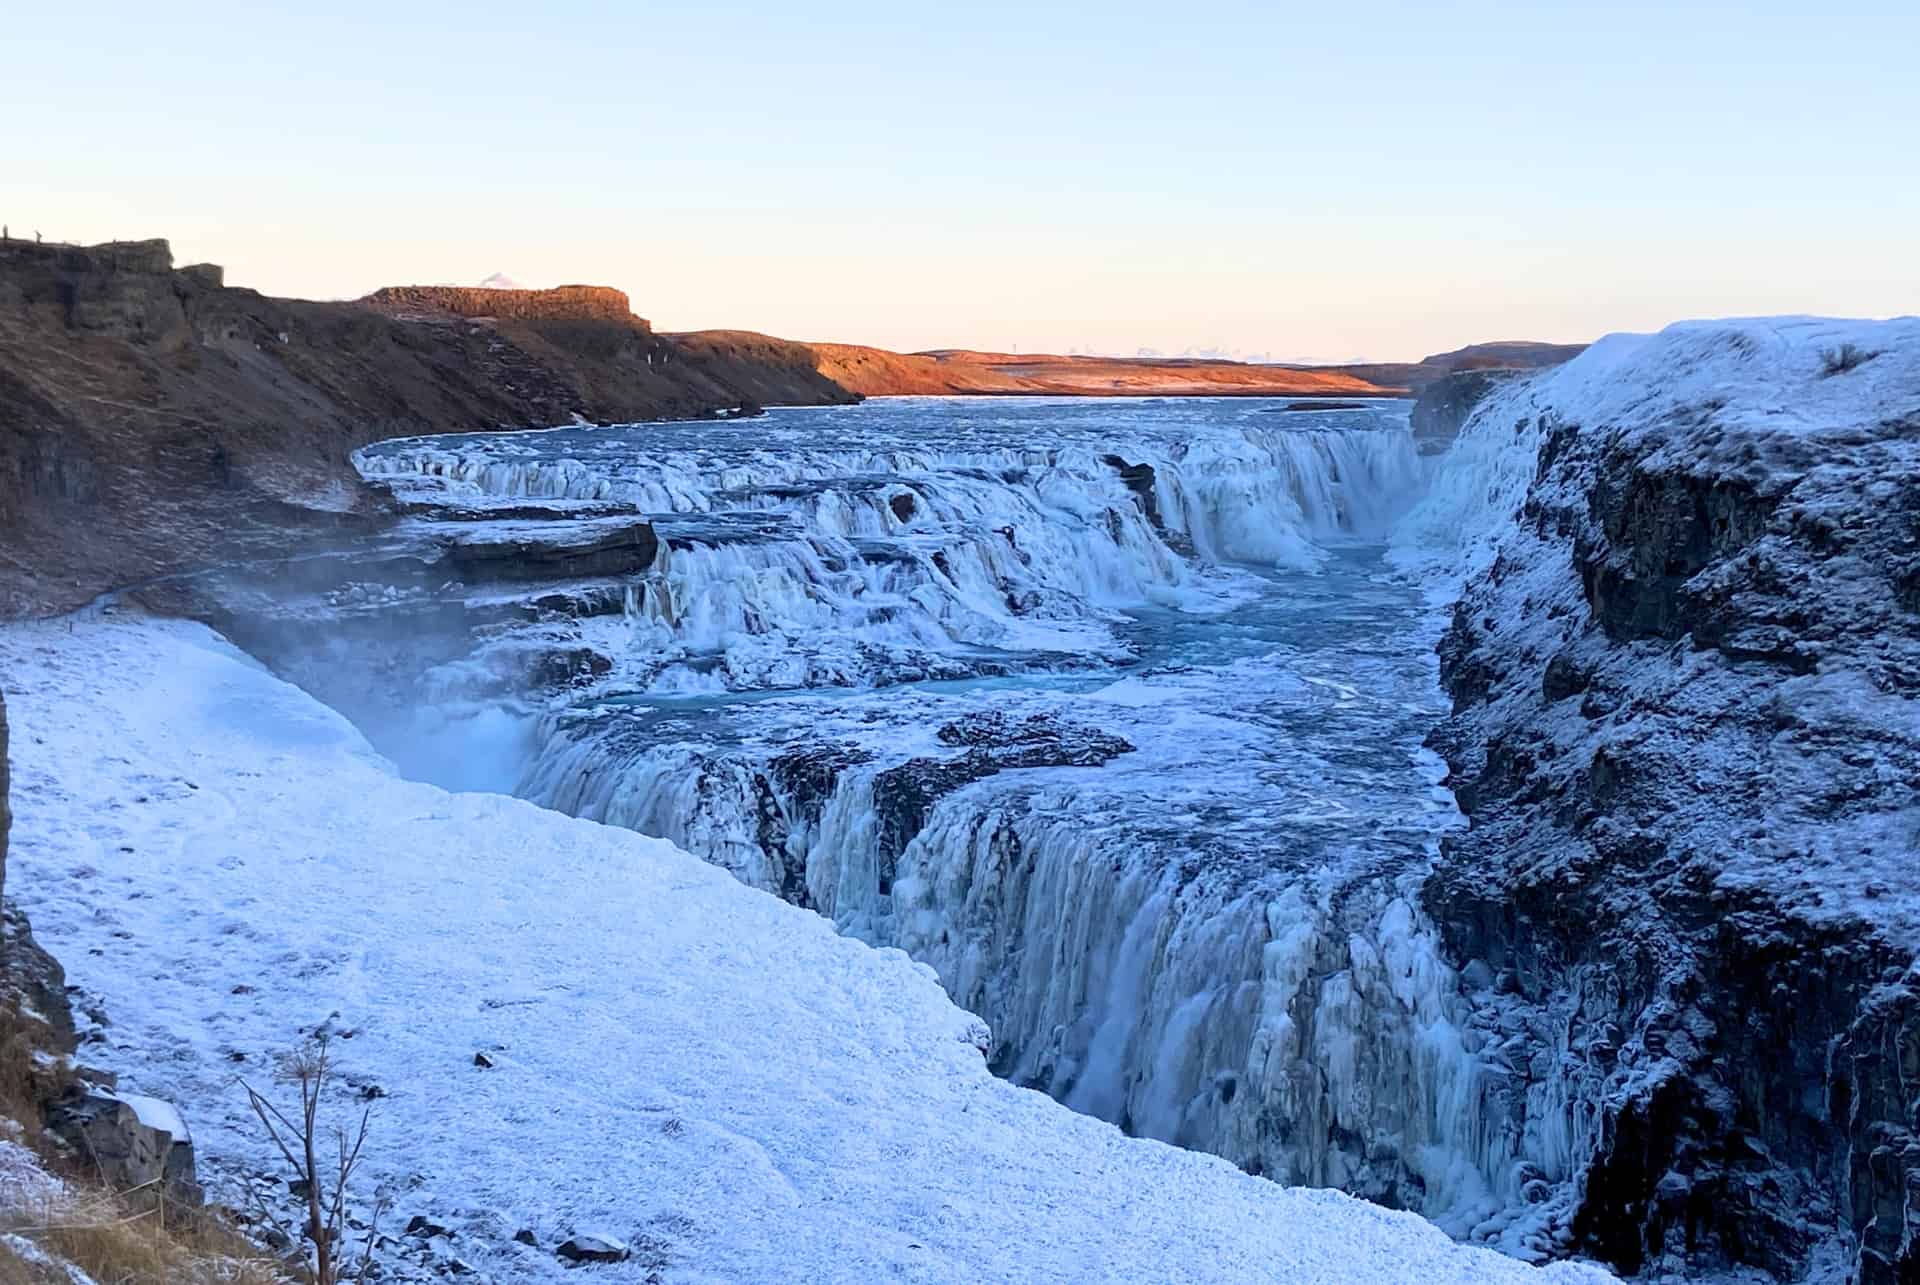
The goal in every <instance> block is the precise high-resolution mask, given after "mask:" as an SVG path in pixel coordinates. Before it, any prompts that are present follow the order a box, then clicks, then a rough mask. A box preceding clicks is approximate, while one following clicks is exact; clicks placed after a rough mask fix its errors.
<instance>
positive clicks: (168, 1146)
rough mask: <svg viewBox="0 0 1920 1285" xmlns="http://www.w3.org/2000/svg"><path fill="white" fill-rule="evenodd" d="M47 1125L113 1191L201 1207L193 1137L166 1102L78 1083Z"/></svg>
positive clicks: (179, 1116) (181, 1118)
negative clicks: (160, 1195)
mask: <svg viewBox="0 0 1920 1285" xmlns="http://www.w3.org/2000/svg"><path fill="white" fill-rule="evenodd" d="M48 1125H49V1127H51V1128H52V1130H53V1131H54V1133H55V1135H56V1136H58V1137H59V1138H61V1139H62V1140H63V1141H65V1142H66V1143H67V1144H68V1145H69V1146H72V1147H74V1148H75V1149H77V1150H78V1151H80V1153H81V1154H82V1155H83V1156H85V1157H86V1159H87V1160H88V1161H89V1162H90V1163H91V1164H92V1165H93V1166H94V1168H95V1170H96V1171H97V1172H98V1173H99V1175H100V1177H101V1179H102V1180H103V1181H105V1182H106V1184H107V1185H108V1186H110V1187H112V1188H113V1189H114V1190H116V1191H141V1190H149V1189H150V1190H153V1191H156V1192H160V1193H163V1194H164V1195H165V1196H166V1198H167V1199H168V1200H170V1201H173V1202H175V1203H179V1204H188V1205H198V1204H200V1203H201V1201H202V1198H203V1197H202V1194H201V1191H200V1184H199V1181H198V1179H197V1177H196V1175H195V1172H194V1160H193V1135H192V1133H191V1132H190V1131H189V1130H188V1128H187V1123H186V1120H185V1119H184V1118H183V1117H182V1116H181V1114H180V1112H179V1111H178V1110H176V1109H175V1108H174V1106H173V1105H172V1104H171V1103H168V1102H162V1101H161V1100H160V1099H158V1098H149V1097H142V1096H140V1095H139V1094H134V1093H121V1092H118V1091H116V1090H113V1089H108V1088H104V1087H101V1086H98V1085H84V1084H83V1085H81V1086H79V1087H77V1088H76V1089H75V1090H74V1091H73V1092H72V1093H71V1094H70V1095H69V1096H68V1097H67V1098H66V1099H65V1100H64V1101H62V1102H61V1103H60V1104H59V1105H58V1106H56V1107H55V1108H54V1110H53V1111H52V1112H51V1114H50V1116H49V1119H48Z"/></svg>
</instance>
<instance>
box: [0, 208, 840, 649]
mask: <svg viewBox="0 0 1920 1285" xmlns="http://www.w3.org/2000/svg"><path fill="white" fill-rule="evenodd" d="M171 261H172V256H171V254H170V252H169V250H168V248H167V245H166V243H165V242H164V241H145V242H132V243H115V244H110V245H102V246H91V247H79V246H55V245H45V246H42V245H34V244H31V243H23V242H19V241H7V242H4V243H0V534H4V536H5V539H4V541H3V542H0V543H3V544H4V548H3V549H0V617H4V616H17V615H26V614H39V613H51V612H56V611H60V610H65V609H70V608H72V607H75V606H78V605H79V604H81V603H83V602H86V601H88V600H89V599H91V598H93V597H95V596H96V595H98V594H100V593H101V592H103V591H105V590H107V589H110V588H117V587H122V586H125V585H128V584H134V583H140V582H143V581H147V580H151V579H154V578H157V577H161V576H165V575H169V574H172V573H175V572H178V571H180V570H182V569H184V568H188V567H193V566H197V565H202V564H205V563H208V562H212V561H230V560H239V559H244V558H248V557H258V556H267V555H278V554H285V553H287V552H288V551H289V550H291V549H293V548H297V547H299V546H301V545H302V544H303V543H304V542H306V541H308V540H312V539H320V538H325V537H328V536H330V535H332V534H335V533H338V532H340V531H342V530H357V529H364V528H365V527H366V526H368V525H369V524H371V523H374V522H376V521H378V520H379V511H380V505H379V504H378V503H377V502H376V500H375V499H374V498H373V497H372V496H371V495H370V494H369V493H368V492H367V491H366V490H365V489H364V488H363V486H362V484H361V481H360V478H359V475H358V474H357V473H356V472H355V470H354V469H353V467H352V466H351V464H350V462H349V459H348V457H349V455H350V453H351V452H352V450H353V449H354V448H356V447H358V446H362V445H365V444H366V443H367V442H370V441H374V440H377V439H379V438H383V437H400V436H408V435H413V434H421V433H439V432H458V431H465V430H469V429H485V428H500V427H508V428H518V427H526V426H536V425H551V424H562V423H568V422H571V421H574V420H577V419H585V420H591V421H595V422H614V421H621V422H628V421H635V420H650V419H667V418H700V417H705V416H711V415H716V414H732V413H734V412H736V411H737V410H739V409H740V408H742V407H748V406H754V405H770V404H775V403H786V402H794V403H805V404H817V403H828V402H847V401H852V400H856V399H855V398H854V397H853V395H852V394H850V393H848V392H846V391H845V390H843V389H840V388H838V387H837V386H835V385H834V384H833V383H832V382H831V381H829V380H827V379H825V378H823V377H821V376H820V375H819V374H817V373H816V372H814V371H813V370H812V369H811V368H808V369H805V370H802V369H800V368H798V367H797V366H795V365H793V364H791V363H787V364H765V363H763V362H762V360H761V358H760V357H759V356H758V355H757V354H755V353H753V352H740V353H727V354H717V355H715V354H706V355H701V356H698V357H695V356H690V355H689V354H688V353H687V352H686V351H685V350H683V349H682V348H680V347H679V346H678V345H676V344H675V343H674V342H673V341H671V340H668V339H664V338H662V337H660V336H658V335H655V334H654V333H653V332H652V330H651V329H650V328H649V327H648V326H647V324H646V323H645V322H644V321H642V320H640V319H639V318H637V317H634V316H632V314H631V312H630V311H629V310H628V309H627V307H626V299H625V296H624V295H621V294H619V292H618V291H601V290H598V289H597V288H587V287H581V288H578V289H575V288H569V289H568V290H563V291H559V292H547V291H520V292H514V291H492V290H489V291H474V292H461V291H453V292H436V291H431V290H429V291H425V292H420V291H410V290H399V291H394V292H383V294H385V295H386V296H387V297H388V298H389V299H390V300H392V301H393V302H392V303H391V304H390V306H389V307H387V308H386V309H385V310H383V308H382V307H377V306H375V305H374V304H372V303H369V302H359V303H315V302H309V301H304V300H295V299H272V298H267V297H265V296H262V295H259V294H256V293H254V292H253V291H251V290H241V289H234V288H230V287H226V286H224V285H223V284H221V278H220V274H219V272H218V270H217V269H213V268H211V267H210V266H208V265H198V266H196V267H193V268H189V269H183V270H180V271H175V270H173V269H172V267H171ZM469 295H474V296H481V297H482V298H481V300H480V302H471V301H470V300H469V299H468V296H469ZM379 297H381V296H376V298H379ZM616 300H617V303H616V302H615V301H616ZM480 303H485V304H486V305H487V306H488V307H489V308H490V311H487V312H485V313H484V314H481V315H470V313H469V311H468V309H470V308H478V307H479V306H480ZM428 305H436V306H428ZM616 314H617V315H616Z"/></svg>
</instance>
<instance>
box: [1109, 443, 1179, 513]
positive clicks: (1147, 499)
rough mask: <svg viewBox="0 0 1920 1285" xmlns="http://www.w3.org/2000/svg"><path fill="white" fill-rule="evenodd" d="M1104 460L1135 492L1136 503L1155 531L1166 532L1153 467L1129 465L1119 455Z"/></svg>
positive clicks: (1148, 465)
mask: <svg viewBox="0 0 1920 1285" xmlns="http://www.w3.org/2000/svg"><path fill="white" fill-rule="evenodd" d="M1102 458H1103V462H1104V463H1105V464H1106V466H1107V467H1108V468H1110V469H1112V470H1113V471H1114V472H1116V473H1118V474H1119V475H1120V480H1121V481H1122V482H1123V483H1125V484H1126V488H1127V489H1128V490H1129V491H1132V492H1133V498H1134V502H1135V503H1137V504H1138V505H1139V506H1140V511H1141V512H1142V513H1144V514H1146V516H1147V521H1149V522H1151V523H1153V528H1154V530H1156V531H1160V530H1164V529H1165V525H1164V524H1163V523H1162V522H1161V521H1160V497H1159V495H1158V494H1157V493H1156V492H1155V490H1154V484H1155V475H1154V471H1153V465H1151V464H1129V463H1127V462H1126V461H1125V460H1123V459H1121V458H1120V457H1119V456H1118V455H1108V456H1104V457H1102Z"/></svg>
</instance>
